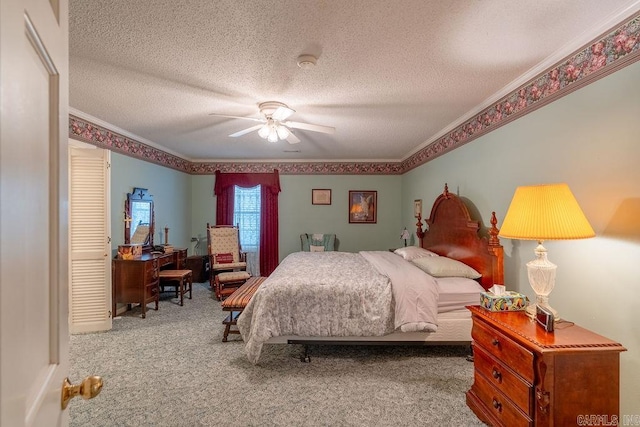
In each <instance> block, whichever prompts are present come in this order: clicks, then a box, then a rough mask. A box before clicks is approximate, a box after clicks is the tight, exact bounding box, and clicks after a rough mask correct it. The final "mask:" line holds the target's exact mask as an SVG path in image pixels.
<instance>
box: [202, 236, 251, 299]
mask: <svg viewBox="0 0 640 427" xmlns="http://www.w3.org/2000/svg"><path fill="white" fill-rule="evenodd" d="M207 251H208V253H209V263H210V265H211V275H210V276H209V284H210V285H211V289H212V290H213V291H214V292H215V295H216V298H217V299H219V300H220V299H222V298H223V297H224V296H227V295H230V294H231V293H232V292H233V291H234V290H235V289H236V288H238V287H239V286H241V285H242V284H243V283H244V282H246V281H247V279H248V278H249V277H251V276H250V275H249V273H248V272H247V254H246V253H245V252H242V250H241V246H240V229H239V227H237V226H236V227H234V226H231V225H213V226H211V225H209V223H207Z"/></svg>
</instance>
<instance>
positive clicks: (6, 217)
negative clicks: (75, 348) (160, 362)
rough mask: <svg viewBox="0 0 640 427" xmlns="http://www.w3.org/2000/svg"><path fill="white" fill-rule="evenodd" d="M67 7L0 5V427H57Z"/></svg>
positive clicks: (61, 369)
mask: <svg viewBox="0 0 640 427" xmlns="http://www.w3.org/2000/svg"><path fill="white" fill-rule="evenodd" d="M67 63H68V6H67V0H49V1H47V0H12V1H4V0H3V1H1V2H0V85H1V87H0V97H1V98H0V103H1V117H0V208H1V213H0V405H1V407H0V425H1V426H2V427H5V426H6V427H9V426H12V427H13V426H17V427H21V426H64V425H67V424H68V411H63V410H62V409H61V404H60V400H61V399H60V396H61V388H62V384H63V380H64V378H65V377H66V375H67V373H68V370H69V369H68V368H69V361H68V347H69V332H68V323H67V311H68V307H67V304H68V296H67V295H68V289H67V288H68V286H67V278H68V274H67V270H68V267H67V262H68V261H67V260H68V255H67V251H68V248H67V246H68V243H67V236H68V231H67V226H68V224H67V218H68V212H67V201H68V197H67V193H68V189H67V183H68V170H67V155H68V154H67V133H68V130H67V129H68V65H67Z"/></svg>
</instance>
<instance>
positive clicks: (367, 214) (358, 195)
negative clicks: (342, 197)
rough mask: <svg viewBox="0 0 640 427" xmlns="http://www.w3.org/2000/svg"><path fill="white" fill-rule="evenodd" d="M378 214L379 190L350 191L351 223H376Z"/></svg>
mask: <svg viewBox="0 0 640 427" xmlns="http://www.w3.org/2000/svg"><path fill="white" fill-rule="evenodd" d="M377 215H378V192H377V191H362V190H356V191H352V190H350V191H349V223H351V224H375V223H376V220H377Z"/></svg>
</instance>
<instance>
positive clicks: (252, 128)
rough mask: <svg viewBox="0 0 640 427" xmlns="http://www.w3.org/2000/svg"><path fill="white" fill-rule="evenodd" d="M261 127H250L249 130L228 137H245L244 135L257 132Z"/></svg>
mask: <svg viewBox="0 0 640 427" xmlns="http://www.w3.org/2000/svg"><path fill="white" fill-rule="evenodd" d="M261 127H262V125H255V126H251V127H250V128H247V129H245V130H241V131H238V132H236V133H232V134H231V135H229V136H230V137H231V138H236V137H238V136H242V135H246V134H248V133H249V132H253V131H254V130H258V129H260V128H261Z"/></svg>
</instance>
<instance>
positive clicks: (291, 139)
mask: <svg viewBox="0 0 640 427" xmlns="http://www.w3.org/2000/svg"><path fill="white" fill-rule="evenodd" d="M287 142H288V143H289V144H297V143H298V142H300V138H298V137H297V136H295V135H294V134H293V132H291V131H289V136H288V137H287Z"/></svg>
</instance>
